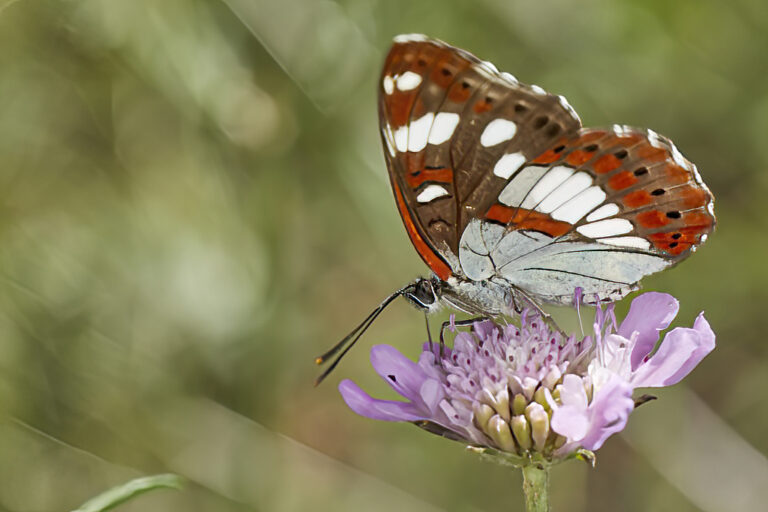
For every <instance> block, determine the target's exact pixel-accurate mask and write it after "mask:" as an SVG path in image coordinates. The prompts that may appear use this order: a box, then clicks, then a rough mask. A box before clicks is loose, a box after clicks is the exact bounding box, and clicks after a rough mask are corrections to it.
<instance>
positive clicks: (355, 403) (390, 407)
mask: <svg viewBox="0 0 768 512" xmlns="http://www.w3.org/2000/svg"><path fill="white" fill-rule="evenodd" d="M339 392H340V393H341V396H342V398H344V401H345V402H346V403H347V405H348V406H349V408H350V409H352V410H353V411H355V412H356V413H357V414H359V415H360V416H365V417H366V418H371V419H373V420H383V421H417V420H425V419H430V418H429V415H427V414H424V412H425V411H421V410H419V408H418V407H416V406H415V405H414V404H412V403H410V402H396V401H392V400H378V399H376V398H372V397H371V396H370V395H369V394H368V393H366V392H365V391H363V390H362V389H360V387H359V386H358V385H357V384H355V383H354V382H352V381H351V380H349V379H345V380H343V381H341V383H339Z"/></svg>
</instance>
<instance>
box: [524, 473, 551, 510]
mask: <svg viewBox="0 0 768 512" xmlns="http://www.w3.org/2000/svg"><path fill="white" fill-rule="evenodd" d="M523 492H524V493H525V510H526V511H527V512H549V466H537V465H535V464H530V465H527V466H523Z"/></svg>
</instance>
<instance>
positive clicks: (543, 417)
mask: <svg viewBox="0 0 768 512" xmlns="http://www.w3.org/2000/svg"><path fill="white" fill-rule="evenodd" d="M525 416H526V418H528V421H529V422H530V424H531V437H532V438H533V446H534V447H535V448H536V449H537V450H538V451H543V450H544V444H545V443H546V442H547V437H548V436H549V415H548V414H547V411H545V410H544V407H543V406H542V405H541V404H539V403H538V402H533V403H532V404H530V405H529V406H528V407H526V408H525Z"/></svg>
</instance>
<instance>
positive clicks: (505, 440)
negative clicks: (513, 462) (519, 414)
mask: <svg viewBox="0 0 768 512" xmlns="http://www.w3.org/2000/svg"><path fill="white" fill-rule="evenodd" d="M487 433H488V435H489V436H491V439H493V441H494V442H495V443H496V446H498V447H499V448H501V449H502V450H504V451H505V452H515V451H516V446H515V440H514V439H513V438H512V432H511V431H510V430H509V423H507V422H506V421H504V419H503V418H502V417H501V416H499V415H498V414H496V415H494V416H493V417H492V418H491V419H490V420H488V429H487Z"/></svg>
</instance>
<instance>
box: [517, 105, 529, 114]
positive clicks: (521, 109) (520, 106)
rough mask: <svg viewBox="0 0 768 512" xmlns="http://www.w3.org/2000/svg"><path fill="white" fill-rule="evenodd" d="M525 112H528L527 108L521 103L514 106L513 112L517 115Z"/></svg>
mask: <svg viewBox="0 0 768 512" xmlns="http://www.w3.org/2000/svg"><path fill="white" fill-rule="evenodd" d="M527 111H528V107H526V106H525V105H523V104H522V103H516V104H515V112H517V113H518V114H522V113H523V112H527Z"/></svg>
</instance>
